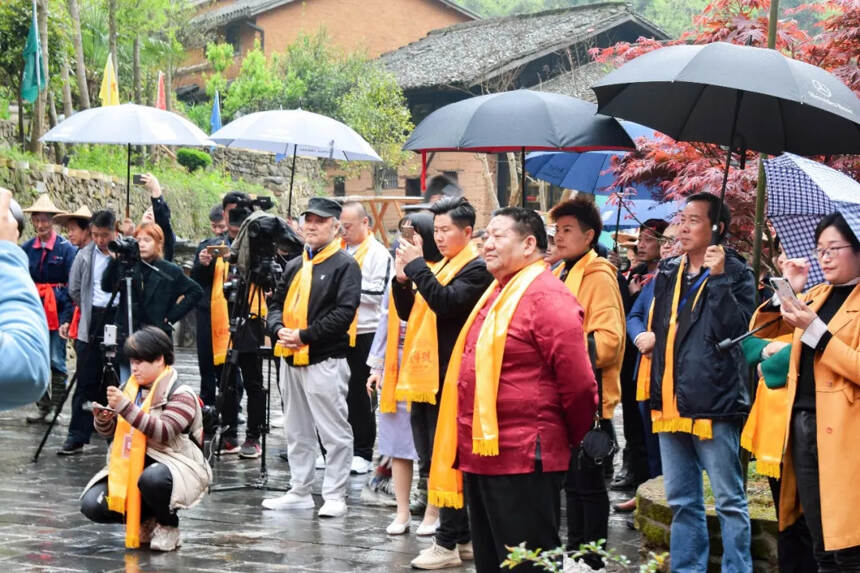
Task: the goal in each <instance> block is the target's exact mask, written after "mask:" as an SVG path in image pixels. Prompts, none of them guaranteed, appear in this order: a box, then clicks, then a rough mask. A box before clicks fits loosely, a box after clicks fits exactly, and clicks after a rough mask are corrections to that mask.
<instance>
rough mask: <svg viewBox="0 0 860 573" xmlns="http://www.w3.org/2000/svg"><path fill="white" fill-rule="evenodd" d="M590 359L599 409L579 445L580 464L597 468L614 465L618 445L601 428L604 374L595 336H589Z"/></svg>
mask: <svg viewBox="0 0 860 573" xmlns="http://www.w3.org/2000/svg"><path fill="white" fill-rule="evenodd" d="M588 357H589V358H590V359H591V368H592V370H593V371H594V379H595V380H596V381H597V398H598V399H597V409H596V411H595V412H594V426H593V427H592V428H591V429H590V430H588V432H586V433H585V437H584V438H582V442H581V443H580V444H579V457H580V462H582V461H585V460H583V458H586V460H587V461H589V462H590V463H592V464H593V465H595V466H602V465H603V464H604V463H606V462H609V463H612V456H613V455H615V452H616V451H618V444H616V443H615V440H613V439H612V436H610V435H609V433H608V432H606V431H605V430H604V429H603V428H601V427H600V411H601V407H602V405H603V372H602V371H601V370H600V369H598V368H597V343H596V342H595V341H594V334H593V333H591V334H589V335H588Z"/></svg>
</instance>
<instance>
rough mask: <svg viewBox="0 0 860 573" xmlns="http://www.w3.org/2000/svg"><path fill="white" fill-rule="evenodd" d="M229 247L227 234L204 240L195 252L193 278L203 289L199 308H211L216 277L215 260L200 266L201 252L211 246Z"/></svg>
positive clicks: (192, 267) (192, 269)
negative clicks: (213, 284)
mask: <svg viewBox="0 0 860 573" xmlns="http://www.w3.org/2000/svg"><path fill="white" fill-rule="evenodd" d="M221 244H225V245H229V244H230V237H229V236H228V235H226V234H224V235H219V236H217V237H210V238H208V239H203V240H202V241H200V243H199V244H198V245H197V250H196V251H195V252H194V263H193V264H192V266H191V278H192V279H193V280H194V282H196V283H197V284H199V285H200V287H201V288H202V289H203V296H202V297H201V299H200V304H199V305H198V307H199V308H209V306H210V305H211V301H212V279H213V278H214V276H215V260H214V259H213V260H212V262H211V263H209V264H208V265H203V264H200V252H201V251H202V250H203V249H205V248H206V247H208V246H209V245H221Z"/></svg>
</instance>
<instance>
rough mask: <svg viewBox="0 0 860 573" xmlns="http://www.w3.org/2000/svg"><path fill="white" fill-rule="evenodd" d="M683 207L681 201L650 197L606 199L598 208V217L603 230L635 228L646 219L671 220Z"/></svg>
mask: <svg viewBox="0 0 860 573" xmlns="http://www.w3.org/2000/svg"><path fill="white" fill-rule="evenodd" d="M683 208H684V202H683V201H668V202H662V201H654V200H652V199H627V198H625V199H623V200H622V201H621V202H620V204H619V202H616V203H614V204H613V203H610V202H609V201H607V202H606V203H604V204H603V206H602V207H601V208H600V219H601V220H602V221H603V230H604V231H614V230H616V229H635V228H636V227H639V226H640V225H641V224H642V223H644V222H645V221H647V220H648V219H661V220H663V221H671V220H672V218H673V217H674V216H675V215H676V214H677V213H678V211H680V210H681V209H683Z"/></svg>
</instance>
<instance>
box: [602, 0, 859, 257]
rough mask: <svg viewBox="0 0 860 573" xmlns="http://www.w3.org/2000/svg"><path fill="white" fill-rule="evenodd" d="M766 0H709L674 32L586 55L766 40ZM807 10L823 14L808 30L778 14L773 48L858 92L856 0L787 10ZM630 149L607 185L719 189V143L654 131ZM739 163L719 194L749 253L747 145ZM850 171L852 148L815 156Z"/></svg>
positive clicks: (615, 61)
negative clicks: (689, 27) (685, 28)
mask: <svg viewBox="0 0 860 573" xmlns="http://www.w3.org/2000/svg"><path fill="white" fill-rule="evenodd" d="M769 8H770V1H769V0H714V1H713V2H711V3H710V4H708V6H707V7H706V8H705V10H704V11H703V12H702V14H701V15H699V16H698V17H696V18H695V20H694V30H693V31H691V32H687V33H685V34H683V35H682V36H681V38H680V39H678V40H670V41H665V42H658V41H656V40H653V39H648V38H640V39H639V40H638V41H637V42H635V43H632V44H631V43H627V42H620V43H618V44H615V45H614V46H611V47H609V48H604V49H601V48H595V49H593V50H591V56H592V57H593V58H594V59H595V60H596V61H598V62H602V63H607V64H610V65H612V66H615V67H617V66H620V65H622V64H624V63H625V62H627V61H629V60H632V59H633V58H636V57H638V56H641V55H642V54H645V53H647V52H650V51H653V50H656V49H658V48H662V47H665V46H670V45H676V44H689V43H692V44H707V43H710V42H729V43H733V44H741V45H753V46H762V47H764V46H766V45H767V30H768V10H769ZM806 11H812V12H814V13H816V14H819V15H823V19H821V21H819V22H818V24H817V26H818V28H819V29H820V30H821V32H820V33H818V34H817V35H815V36H814V37H811V36H810V35H809V34H807V33H806V32H804V31H803V30H802V29H801V28H800V27H799V26H798V25H797V22H796V21H795V20H793V19H791V20H789V19H786V20H780V22H779V23H778V26H777V34H776V49H777V50H780V51H782V52H783V53H785V54H787V55H789V56H791V57H793V58H795V59H798V60H802V61H805V62H809V63H811V64H813V65H816V66H819V67H822V68H824V69H826V70H829V71H831V72H832V73H833V74H834V75H836V76H837V77H839V78H840V79H842V80H843V81H844V82H845V83H846V84H847V85H848V86H849V87H851V88H852V89H853V90H854V92H855V93H857V94H858V95H860V67H858V57H860V1H858V0H824V1H819V2H816V3H815V4H805V5H802V6H799V7H798V8H795V9H793V10H791V11H790V14H791V15H794V14H798V13H801V12H806ZM636 145H637V148H638V150H637V151H636V152H634V153H630V154H628V155H627V156H625V157H622V158H617V159H616V160H615V161H613V166H612V169H613V171H614V173H615V175H616V181H615V186H616V187H617V186H619V185H620V186H623V187H624V188H626V187H628V186H630V185H633V184H634V183H646V184H651V185H655V186H658V187H660V188H661V189H662V190H663V192H664V198H665V199H666V200H673V199H679V198H682V197H685V196H687V195H690V194H692V193H695V192H698V191H701V190H702V189H719V188H720V185H721V183H722V177H723V170H724V162H725V151H724V150H722V149H720V147H719V146H716V145H709V144H701V143H689V142H679V141H674V140H673V139H671V138H669V137H667V136H665V135H658V137H657V138H656V139H653V140H646V139H644V138H643V139H641V140H639V141H637V142H636ZM745 159H746V161H745V165H744V166H743V169H741V165H740V164H739V163H737V162H735V163H733V164H732V167H733V168H732V169H730V171H729V178H728V184H727V188H726V202H727V203H728V204H729V206H730V207H731V209H732V213H733V218H732V228H731V231H732V236H733V237H734V243H733V244H734V246H735V247H736V248H738V249H739V250H740V251H741V252H746V253H749V252H750V251H751V250H752V246H753V235H754V228H755V226H754V224H755V221H754V215H755V190H756V181H757V178H758V167H757V164H758V161H757V159H758V154H756V153H747V155H746V158H745ZM817 159H819V160H825V159H826V160H827V163H828V164H829V165H831V166H832V167H834V168H836V169H840V170H842V171H845V172H846V173H848V174H849V175H851V176H853V177H854V178H857V177H858V175H860V161H858V160H857V158H856V157H855V156H842V157H836V158H817Z"/></svg>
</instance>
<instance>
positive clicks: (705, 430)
mask: <svg viewBox="0 0 860 573" xmlns="http://www.w3.org/2000/svg"><path fill="white" fill-rule="evenodd" d="M686 262H687V258H686V257H683V258H682V259H681V264H680V265H679V267H678V277H677V278H676V279H675V292H674V293H673V294H672V308H671V309H670V314H669V332H668V333H667V335H666V348H665V354H664V359H663V360H664V368H663V384H662V410H651V422H652V431H653V432H654V433H655V434H656V433H658V432H686V433H688V434H693V435H694V436H698V437H699V438H701V439H703V440H710V439H711V438H712V437H713V428H712V424H711V420H708V419H706V418H700V419H697V420H693V419H692V418H682V417H681V414H680V413H678V399H677V397H676V396H675V335H676V334H677V332H678V315H679V314H680V313H681V309H679V308H678V303H679V302H680V300H681V283H682V281H683V280H684V266H685V265H686ZM707 283H708V279H705V280H704V281H702V285H701V286H700V287H699V290H698V291H697V292H696V295H695V297H694V298H693V308H694V309H695V308H696V303H698V302H699V296H701V294H702V291H703V290H704V288H705V285H706V284H707Z"/></svg>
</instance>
